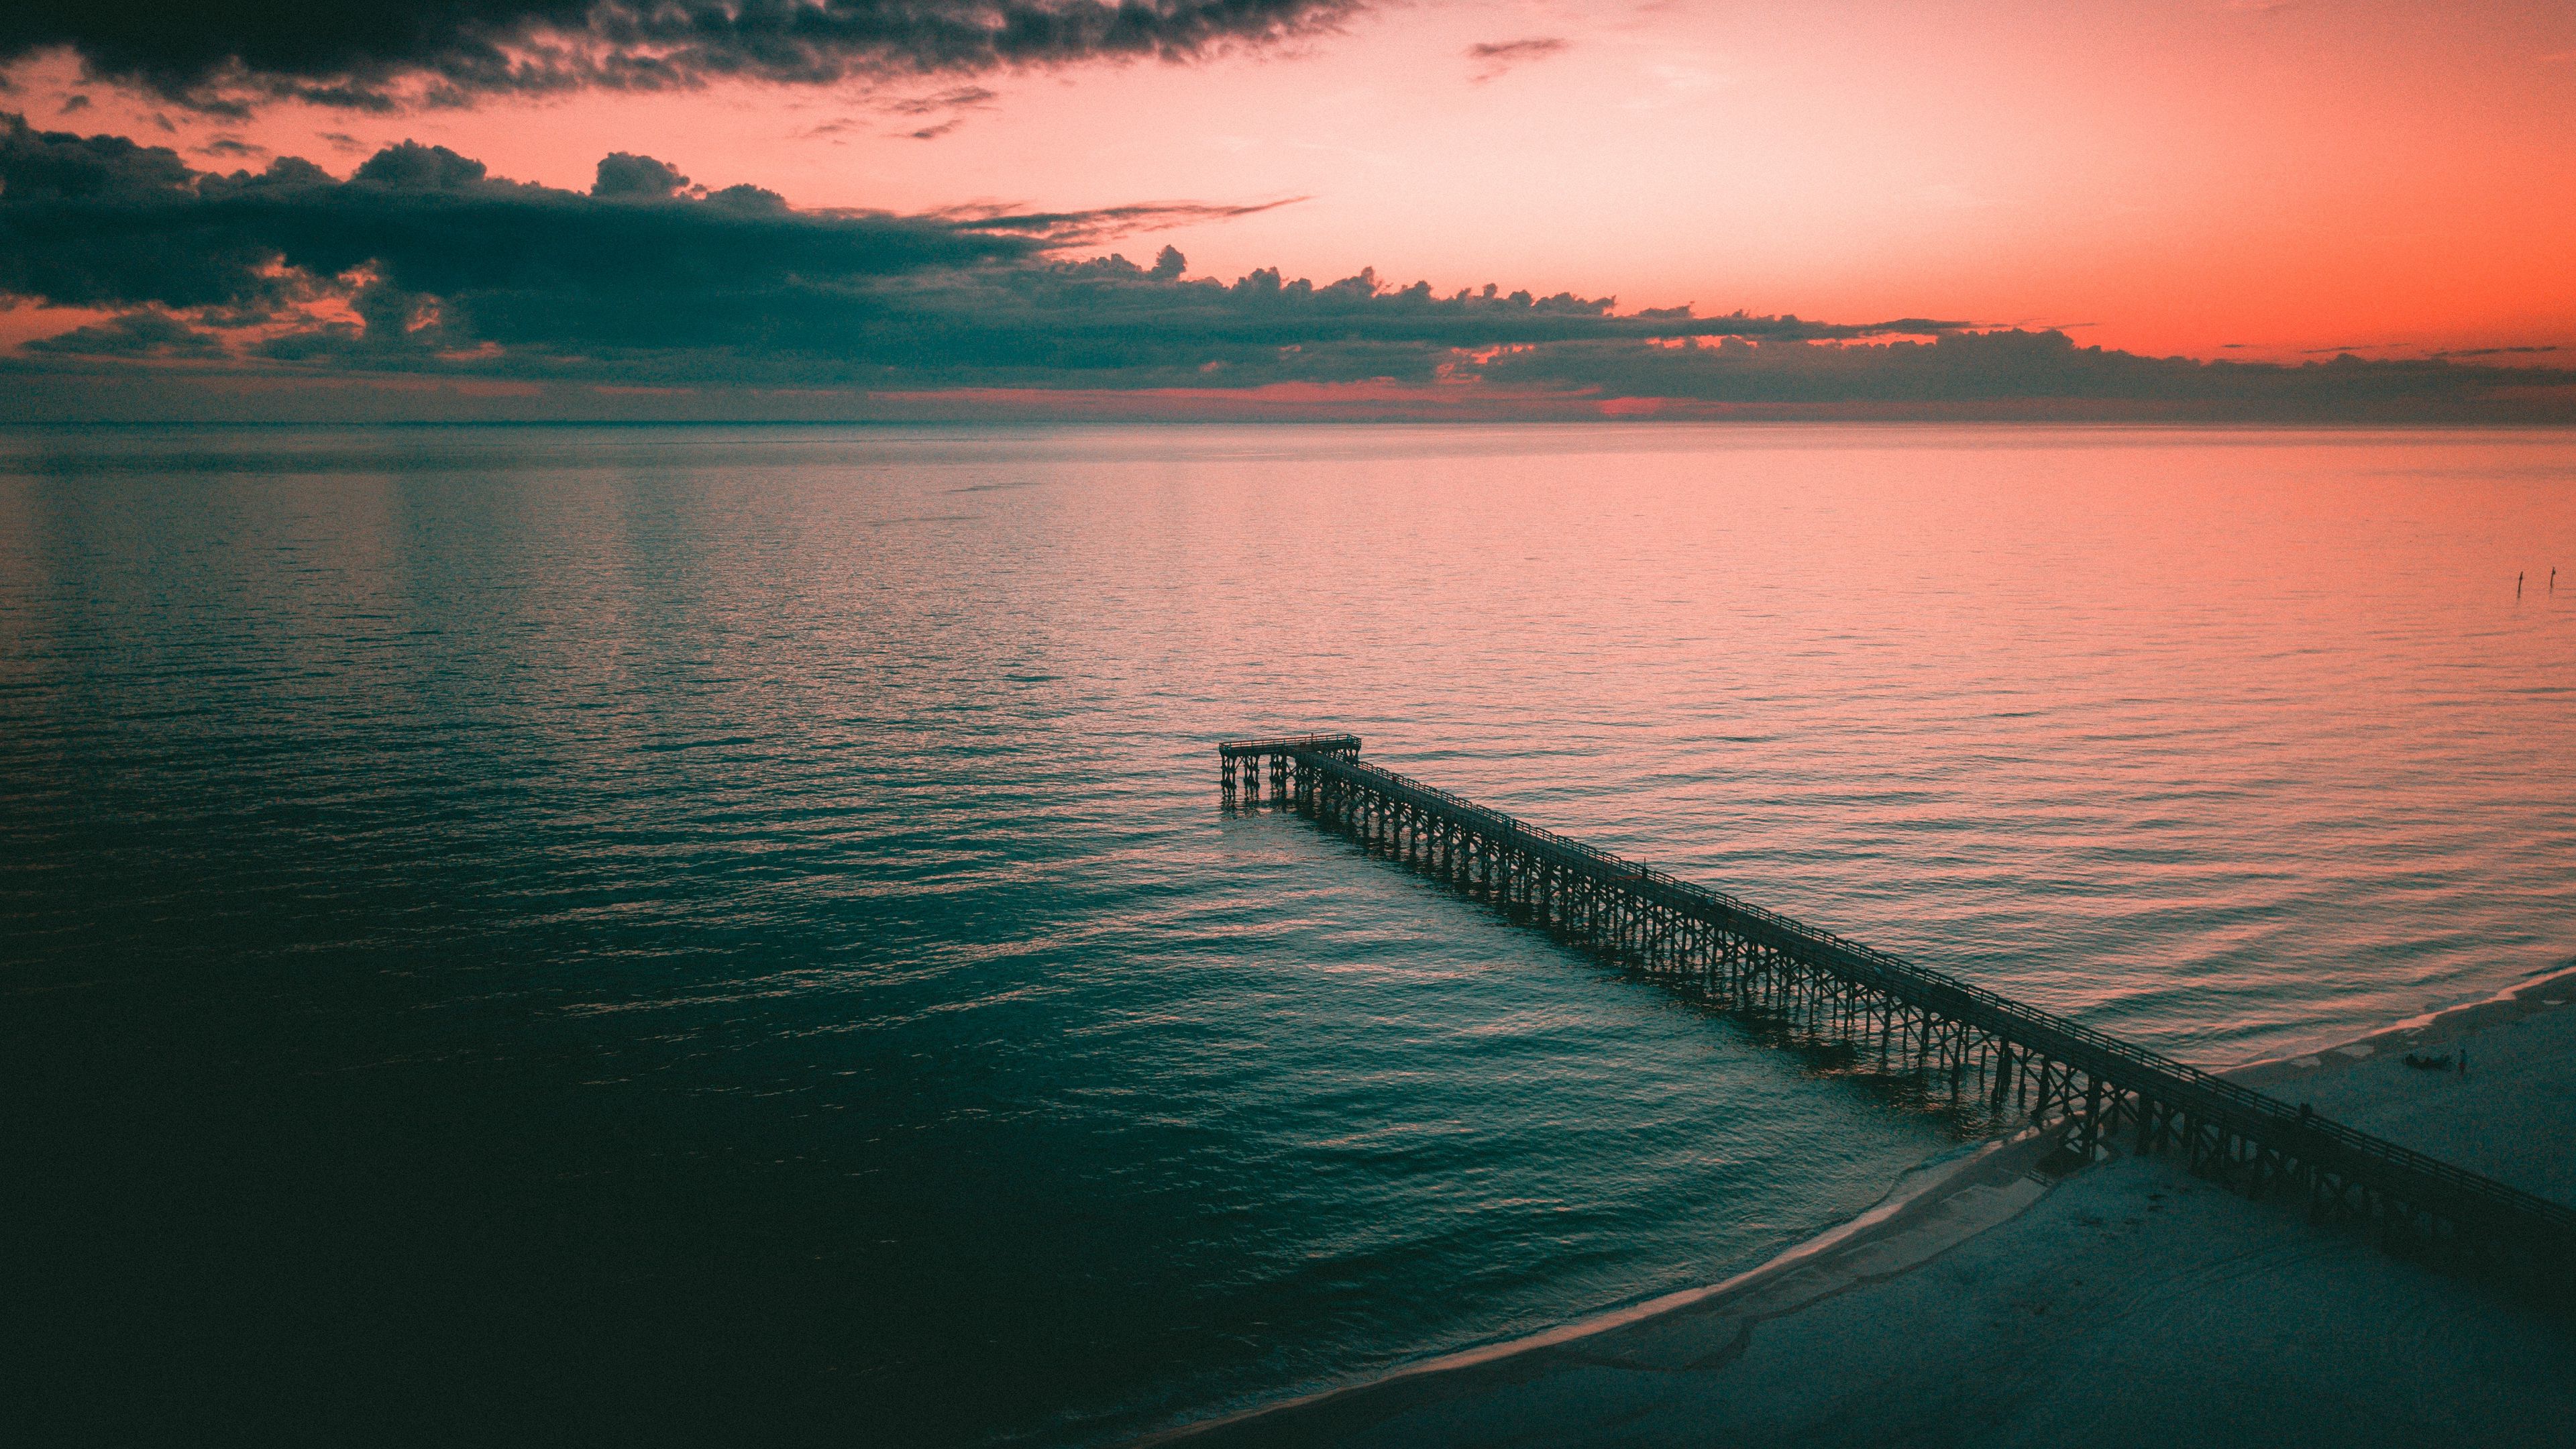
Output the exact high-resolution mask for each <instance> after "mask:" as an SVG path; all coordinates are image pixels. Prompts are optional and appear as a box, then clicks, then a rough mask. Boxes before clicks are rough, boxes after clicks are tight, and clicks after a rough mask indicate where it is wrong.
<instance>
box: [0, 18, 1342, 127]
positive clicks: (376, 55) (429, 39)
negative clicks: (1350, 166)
mask: <svg viewBox="0 0 2576 1449" xmlns="http://www.w3.org/2000/svg"><path fill="white" fill-rule="evenodd" d="M1360 3H1361V0H370V3H364V4H324V5H313V4H304V3H293V0H187V3H173V0H55V3H49V4H33V3H24V0H19V3H12V4H9V5H6V6H0V60H14V59H18V58H23V57H25V56H28V55H31V54H35V53H39V52H43V51H47V50H54V49H69V50H70V51H72V52H73V53H75V54H77V55H78V56H79V57H80V60H81V64H82V68H83V73H84V74H85V75H87V76H89V77H92V78H95V79H99V80H108V81H116V82H121V83H125V84H128V85H133V86H137V87H140V88H142V89H144V90H146V91H149V92H151V93H154V94H157V95H160V96H163V97H165V98H167V99H169V100H171V101H174V102H177V103H179V104H183V105H190V106H195V107H198V108H200V109H204V110H210V111H217V112H228V113H234V114H238V113H240V112H242V111H244V110H245V109H247V108H248V107H249V106H251V105H253V104H255V103H257V102H258V101H261V100H263V99H273V98H281V97H293V98H296V99H301V100H306V101H311V102H315V103H318V104H323V105H336V106H346V107H352V108H358V109H366V110H390V109H394V108H396V107H397V106H399V105H401V104H404V103H405V102H407V101H410V100H418V99H426V100H429V101H432V102H439V101H447V102H456V101H465V100H470V99H471V98H473V97H475V96H477V95H485V94H491V93H496V92H512V91H544V90H560V89H565V88H570V87H578V86H603V87H615V88H623V89H655V88H663V87H670V86H681V85H692V84H697V83H699V82H703V81H707V80H713V79H721V78H735V77H739V78H746V79H756V80H766V81H776V82H788V83H829V82H834V81H840V80H845V79H848V78H850V77H853V76H886V75H904V74H921V73H939V72H952V73H953V72H975V71H983V70H990V69H994V68H997V67H1003V66H1052V65H1063V64H1070V63H1076V62H1081V61H1089V60H1104V59H1106V60H1120V59H1133V58H1141V57H1158V58H1162V59H1168V60H1185V59H1190V58H1194V57H1198V56H1202V55H1206V54H1208V53H1210V52H1212V51H1216V50H1219V49H1223V48H1225V47H1228V46H1234V45H1263V44H1269V43H1273V42H1276V41H1280V40H1284V39H1289V38H1292V37H1297V36H1302V35H1310V34H1314V33H1318V32H1320V31H1323V30H1327V29H1329V28H1331V27H1332V26H1333V25H1334V24H1335V23H1337V22H1338V21H1340V20H1341V19H1342V18H1343V17H1345V16H1346V15H1348V14H1350V13H1351V12H1352V11H1353V10H1355V9H1356V8H1358V5H1359V4H1360Z"/></svg>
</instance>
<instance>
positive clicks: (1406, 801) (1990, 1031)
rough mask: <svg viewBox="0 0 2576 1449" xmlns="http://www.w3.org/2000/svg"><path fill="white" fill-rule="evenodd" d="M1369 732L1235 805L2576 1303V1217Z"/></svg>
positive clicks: (2020, 1106)
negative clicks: (1512, 808) (1527, 805)
mask: <svg viewBox="0 0 2576 1449" xmlns="http://www.w3.org/2000/svg"><path fill="white" fill-rule="evenodd" d="M1359 753H1360V739H1359V736H1357V735H1349V734H1321V735H1297V736H1289V737H1283V738H1277V739H1254V740H1229V741H1227V742H1225V743H1224V744H1222V745H1220V746H1219V747H1218V755H1219V758H1220V761H1221V778H1222V781H1223V788H1224V792H1225V797H1226V799H1227V800H1228V802H1230V803H1235V804H1243V803H1254V804H1257V803H1258V802H1259V801H1260V799H1261V798H1262V795H1263V793H1264V792H1263V786H1264V783H1265V772H1266V783H1267V785H1268V796H1269V799H1270V801H1271V802H1272V803H1273V804H1274V805H1276V806H1277V807H1279V808H1282V809H1294V810H1296V811H1297V812H1298V813H1300V814H1302V815H1305V816H1307V817H1309V818H1311V819H1313V820H1315V821H1317V822H1318V823H1320V824H1323V825H1326V826H1328V827H1330V828H1333V829H1336V830H1340V831H1343V832H1345V833H1347V834H1349V835H1351V836H1352V837H1354V838H1356V839H1358V840H1359V841H1361V842H1362V843H1363V844H1365V845H1366V846H1367V847H1368V848H1369V849H1371V850H1373V851H1378V852H1382V853H1385V854H1387V855H1390V856H1393V857H1395V858H1396V859H1399V860H1401V861H1404V862H1406V863H1408V864H1411V865H1414V866H1416V867H1418V868H1420V869H1422V870H1424V871H1426V872H1428V873H1429V874H1431V875H1433V876H1435V877H1437V878H1439V879H1440V880H1442V881H1445V882H1447V883H1449V884H1451V885H1454V886H1455V887H1457V888H1458V889H1460V890H1462V891H1464V892H1466V893H1467V894H1469V895H1471V896H1474V897H1477V898H1479V899H1482V900H1486V901H1490V902H1493V903H1494V904H1496V905H1498V906H1500V907H1501V908H1502V909H1503V910H1505V911H1506V912H1508V913H1509V914H1510V915H1511V916H1512V917H1513V918H1514V919H1516V920H1520V921H1524V922H1527V923H1529V924H1532V925H1535V926H1539V927H1542V928H1544V929H1546V930H1549V931H1551V932H1553V933H1555V934H1556V935H1558V936H1560V937H1562V938H1564V939H1566V940H1569V941H1572V942H1574V943H1577V944H1579V945H1582V946H1585V947H1587V948H1589V949H1591V950H1592V951H1594V952H1596V953H1598V954H1599V955H1601V956H1603V957H1605V958H1607V959H1608V960H1610V961H1613V962H1615V963H1617V964H1619V965H1621V966H1624V967H1628V968H1631V969H1634V970H1637V971H1640V972H1644V973H1647V974H1649V975H1652V976H1655V977H1657V978H1660V979H1662V980H1664V981H1667V982H1669V983H1670V984H1672V985H1673V986H1675V987H1677V988H1679V989H1682V990H1684V991H1687V992H1689V993H1690V994H1692V995H1693V996H1696V997H1699V998H1702V999H1706V1000H1710V1001H1713V1002H1715V1003H1718V1004H1720V1005H1722V1006H1725V1007H1728V1008H1732V1009H1735V1010H1739V1011H1744V1012H1749V1013H1753V1014H1755V1015H1757V1016H1759V1017H1761V1018H1762V1019H1765V1020H1773V1021H1779V1020H1787V1021H1792V1022H1795V1023H1797V1024H1798V1025H1799V1026H1800V1028H1801V1029H1802V1030H1803V1031H1805V1032H1807V1033H1810V1034H1812V1035H1813V1036H1815V1037H1818V1038H1821V1039H1827V1040H1833V1041H1838V1042H1840V1043H1842V1044H1843V1045H1844V1046H1846V1047H1847V1048H1848V1049H1850V1050H1852V1051H1855V1052H1859V1053H1864V1054H1869V1055H1875V1056H1876V1057H1877V1058H1878V1059H1879V1060H1880V1061H1881V1062H1883V1063H1887V1064H1890V1065H1891V1066H1892V1067H1893V1068H1894V1069H1898V1070H1904V1071H1909V1072H1912V1073H1915V1074H1917V1075H1920V1076H1925V1077H1929V1078H1930V1079H1932V1080H1933V1081H1935V1082H1936V1083H1937V1082H1941V1081H1942V1080H1943V1079H1946V1084H1947V1086H1948V1088H1949V1089H1950V1091H1951V1092H1952V1093H1953V1094H1954V1095H1957V1096H1959V1097H1961V1098H1970V1096H1971V1094H1976V1099H1978V1100H1981V1101H1982V1102H1983V1103H1984V1104H1985V1105H1987V1106H1988V1107H1990V1108H1991V1109H1993V1110H1994V1111H1996V1112H1998V1113H2010V1114H2012V1115H2015V1116H2022V1117H2026V1118H2027V1119H2028V1120H2029V1121H2031V1122H2033V1123H2037V1124H2060V1125H2062V1126H2063V1128H2064V1130H2065V1132H2066V1139H2067V1144H2068V1146H2069V1148H2070V1149H2071V1150H2072V1151H2073V1152H2075V1153H2077V1154H2079V1155H2080V1156H2081V1157H2082V1158H2083V1159H2084V1160H2091V1159H2093V1158H2095V1157H2097V1156H2100V1155H2102V1154H2103V1153H2104V1152H2105V1151H2106V1150H2107V1149H2108V1148H2109V1147H2110V1146H2111V1144H2112V1143H2113V1142H2114V1141H2115V1140H2116V1139H2117V1138H2118V1137H2119V1136H2120V1134H2122V1133H2124V1132H2125V1133H2128V1134H2130V1135H2131V1138H2132V1144H2133V1146H2134V1147H2135V1149H2136V1150H2138V1151H2141V1152H2161V1151H2170V1152H2174V1153H2177V1154H2179V1155H2180V1156H2181V1158H2182V1159H2183V1160H2184V1162H2185V1163H2186V1164H2187V1165H2188V1166H2189V1167H2190V1168H2191V1169H2192V1170H2193V1171H2194V1172H2197V1173H2199V1174H2201V1175H2203V1176H2206V1177H2210V1178H2213V1179H2217V1180H2220V1181H2222V1182H2225V1183H2227V1184H2228V1185H2229V1186H2231V1187H2234V1188H2236V1189H2238V1190H2241V1191H2243V1192H2245V1193H2247V1194H2249V1195H2251V1196H2254V1197H2258V1198H2260V1197H2274V1196H2290V1195H2295V1196H2296V1197H2298V1198H2301V1199H2304V1201H2305V1203H2306V1205H2307V1207H2308V1209H2309V1211H2310V1213H2311V1215H2312V1216H2314V1217H2316V1218H2318V1219H2320V1220H2331V1219H2343V1220H2353V1221H2358V1222H2360V1223H2361V1224H2363V1225H2365V1227H2366V1228H2367V1229H2368V1230H2370V1231H2371V1232H2372V1233H2374V1234H2375V1235H2376V1236H2377V1237H2378V1238H2379V1240H2380V1241H2381V1242H2382V1243H2383V1244H2385V1245H2386V1246H2388V1247H2389V1248H2390V1249H2391V1250H2392V1251H2396V1252H2400V1253H2403V1254H2406V1255H2409V1256H2418V1257H2424V1258H2429V1259H2432V1260H2435V1261H2439V1262H2443V1263H2446V1264H2453V1265H2461V1266H2474V1267H2480V1268H2485V1269H2491V1270H2496V1271H2498V1272H2500V1273H2502V1274H2503V1275H2505V1276H2506V1277H2508V1278H2509V1279H2510V1280H2511V1281H2513V1282H2514V1283H2515V1284H2517V1285H2518V1286H2520V1287H2523V1288H2525V1289H2529V1290H2532V1291H2535V1292H2537V1293H2539V1294H2541V1295H2542V1296H2544V1297H2546V1296H2550V1295H2556V1296H2557V1299H2558V1302H2559V1305H2560V1306H2561V1307H2562V1308H2563V1307H2566V1306H2568V1305H2569V1304H2571V1303H2576V1209H2571V1208H2569V1207H2567V1206H2565V1205H2563V1204H2560V1203H2556V1202H2552V1201H2550V1200H2548V1199H2546V1198H2541V1197H2537V1196H2534V1195H2533V1194H2531V1193H2527V1192H2523V1191H2521V1190H2519V1189H2517V1188H2513V1187H2509V1186H2507V1185H2506V1184H2504V1183H2501V1182H2497V1181H2495V1180H2493V1179H2491V1178H2487V1177H2483V1176H2480V1175H2479V1174H2477V1173H2473V1172H2468V1171H2465V1170H2463V1169H2461V1168H2458V1167H2454V1166H2451V1165H2450V1164H2448V1163H2445V1162H2441V1161H2439V1160H2437V1159H2435V1158H2431V1157H2427V1156H2425V1155H2424V1154H2423V1153H2420V1152H2415V1151H2412V1150H2410V1149H2408V1148H2405V1147H2401V1146H2399V1145H2397V1144H2396V1143H2394V1142H2389V1141H2385V1140H2383V1139H2381V1138H2378V1137H2374V1136H2371V1135H2370V1134H2368V1133H2365V1132H2359V1131H2355V1130H2354V1129H2352V1128H2350V1127H2346V1126H2343V1125H2341V1124H2339V1123H2335V1122H2331V1121H2328V1120H2327V1119H2325V1118H2324V1117H2321V1116H2318V1115H2316V1114H2314V1113H2312V1112H2310V1111H2308V1110H2307V1109H2305V1108H2302V1107H2293V1106H2290V1105H2288V1104H2287V1103H2284V1102H2280V1101H2277V1100H2275V1099H2273V1098H2271V1097H2268V1096H2265V1095H2264V1094H2262V1093H2260V1092H2257V1091H2253V1090H2251V1089H2250V1088H2247V1087H2244V1086H2240V1085H2238V1084H2236V1083H2234V1082H2230V1081H2228V1080H2226V1079H2224V1078H2221V1077H2217V1076H2213V1075H2211V1074H2210V1073H2208V1072H2205V1071H2202V1070H2200V1069H2199V1068H2197V1067H2192V1066H2187V1065H2185V1064H2183V1063H2181V1062H2178V1061H2175V1060H2173V1059H2171V1058H2169V1057H2165V1056H2160V1055H2158V1054H2157V1053H2155V1052H2151V1051H2148V1050H2146V1049H2144V1048H2142V1047H2137V1046H2132V1045H2130V1044H2129V1043H2127V1042H2123V1041H2120V1040H2118V1039H2117V1038H2115V1037H2111V1036H2108V1035H2105V1034H2104V1033H2102V1032H2099V1031H2095V1030H2093V1029H2092V1028H2090V1027H2087V1026H2082V1025H2079V1024H2077V1023H2075V1022H2073V1021H2069V1020H2067V1019H2066V1018H2064V1017H2061V1016H2056V1015H2052V1014H2050V1013H2048V1012H2045V1011H2041V1010H2038V1009H2037V1008H2034V1007H2030V1006H2025V1005H2022V1004H2021V1003H2019V1002H2017V1001H2013V1000H2010V999H2008V998H2006V997H2003V996H1999V995H1997V994H1996V993H1994V992H1992V991H1988V990H1986V989H1984V988H1983V987H1979V986H1973V985H1970V984H1969V983H1968V982H1965V981H1962V980H1960V979H1959V978H1957V977H1955V976H1950V975H1946V974H1944V973H1942V972H1938V971H1931V970H1926V969H1925V968H1923V967H1920V966H1915V965H1911V964H1909V963H1907V962H1905V961H1902V960H1899V959H1897V958H1896V957H1894V956H1890V955H1888V954H1886V953H1885V952H1881V951H1874V950H1872V949H1870V948H1869V947H1866V946H1862V945H1858V944H1856V943H1854V942H1851V941H1846V940H1844V939H1843V938H1841V937H1840V936H1836V935H1834V934H1832V933H1831V932H1828V931H1822V930H1818V929H1816V928H1815V927H1813V926H1808V925H1804V924H1802V923H1800V922H1797V921H1794V920H1791V919H1789V918H1788V917H1786V916H1782V915H1779V914H1777V913H1775V912H1772V911H1766V910H1764V909H1762V908H1761V907H1759V906H1755V905H1750V904H1748V903H1746V902H1744V901H1740V900H1737V899H1736V898H1734V897H1733V896H1730V895H1727V894H1725V893H1723V892H1720V891H1714V890H1711V889H1709V888H1708V887H1706V886H1701V885H1694V884H1692V883H1691V882H1689V881H1685V880H1680V879H1677V878H1675V877H1673V876H1670V875H1667V874H1665V873H1663V872H1662V871H1658V870H1653V869H1650V868H1648V867H1646V866H1643V865H1639V864H1637V863H1636V862H1634V861H1628V860H1623V859H1621V858H1619V857H1618V856H1615V855H1612V854H1610V853H1609V852H1607V851H1603V850H1599V849H1595V848H1594V847H1592V846H1589V845H1585V844H1583V843H1582V842H1580V841H1576V840H1569V839H1567V838H1566V837H1564V836H1562V835H1558V834H1556V833H1555V832H1553V831H1549V830H1543V829H1540V828H1538V827H1537V826H1533V825H1526V824H1523V823H1522V822H1520V821H1518V820H1515V819H1513V818H1512V817H1511V816H1508V815H1505V814H1503V813H1502V812H1501V811H1498V810H1491V809H1488V808H1486V807H1484V806H1482V805H1478V804H1475V803H1474V802H1472V801H1468V800H1464V799H1461V798H1459V797H1458V796H1456V795H1452V794H1450V793H1449V792H1448V791H1446V790H1441V789H1438V788H1436V787H1433V786H1430V785H1425V784H1423V783H1422V782H1420V781H1418V780H1413V779H1408V778H1407V777H1405V776H1403V775H1399V774H1396V773H1395V772H1393V771H1391V770H1383V769H1380V768H1378V767H1377V766H1375V765H1369V764H1363V763H1362V762H1361V761H1360V759H1359Z"/></svg>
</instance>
